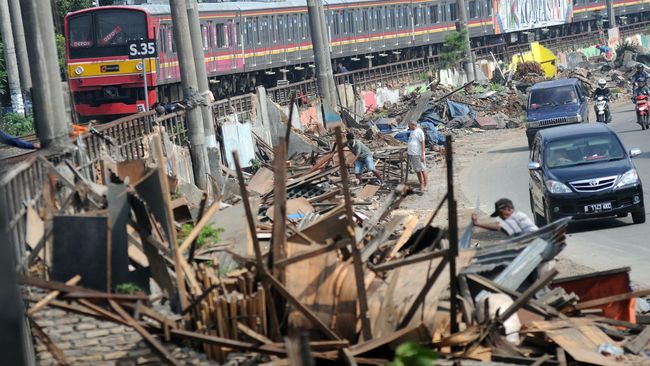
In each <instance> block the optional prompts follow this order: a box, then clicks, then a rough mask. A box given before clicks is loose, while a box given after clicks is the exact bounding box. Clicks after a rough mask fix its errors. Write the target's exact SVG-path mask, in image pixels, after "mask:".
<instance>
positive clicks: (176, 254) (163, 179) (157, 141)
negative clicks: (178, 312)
mask: <svg viewBox="0 0 650 366" xmlns="http://www.w3.org/2000/svg"><path fill="white" fill-rule="evenodd" d="M152 142H153V145H154V151H155V154H156V161H157V162H158V169H157V170H158V176H159V179H160V184H161V185H162V196H163V202H164V204H165V208H166V210H167V225H168V227H169V232H170V238H169V241H170V243H169V246H170V251H171V254H172V257H173V259H174V271H175V272H176V288H177V291H178V297H179V299H180V305H181V308H182V309H185V308H186V307H187V303H188V298H187V290H186V289H185V276H184V275H183V268H182V267H181V263H180V256H181V251H180V250H179V248H178V244H177V240H176V230H175V225H174V212H173V210H172V206H171V202H170V201H171V196H170V191H169V182H168V180H167V173H166V166H167V165H166V164H165V158H164V156H163V151H162V143H163V142H162V137H161V135H160V134H158V133H156V134H154V136H152Z"/></svg>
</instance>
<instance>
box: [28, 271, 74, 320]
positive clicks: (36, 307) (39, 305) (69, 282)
mask: <svg viewBox="0 0 650 366" xmlns="http://www.w3.org/2000/svg"><path fill="white" fill-rule="evenodd" d="M79 281H81V276H79V275H76V276H74V277H72V278H71V279H69V280H67V281H66V282H65V284H66V285H68V286H74V285H76V284H78V283H79ZM60 294H61V291H57V290H54V291H52V292H50V293H49V294H47V296H45V297H44V298H43V299H41V301H39V302H37V303H36V304H34V306H32V307H31V308H29V310H27V316H33V315H34V314H36V313H37V312H38V311H39V310H41V309H42V308H44V307H46V306H47V304H48V303H50V301H52V300H54V299H55V298H56V297H57V296H59V295H60Z"/></svg>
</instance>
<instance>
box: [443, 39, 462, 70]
mask: <svg viewBox="0 0 650 366" xmlns="http://www.w3.org/2000/svg"><path fill="white" fill-rule="evenodd" d="M466 34H467V29H463V30H462V31H461V32H452V33H449V34H448V35H447V37H446V38H445V44H444V45H443V47H442V52H441V53H440V68H441V69H449V68H452V67H456V66H457V65H458V63H459V62H460V61H462V59H463V56H464V53H465V48H466V47H467V39H466Z"/></svg>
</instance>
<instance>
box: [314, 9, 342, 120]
mask: <svg viewBox="0 0 650 366" xmlns="http://www.w3.org/2000/svg"><path fill="white" fill-rule="evenodd" d="M319 4H320V0H307V12H308V15H309V28H310V31H311V43H312V45H313V50H314V63H315V64H316V81H317V82H318V92H319V94H320V97H321V99H322V101H323V103H325V104H328V105H329V107H330V108H331V109H334V108H335V107H336V105H337V104H336V98H335V95H336V94H335V93H336V91H335V90H333V87H334V75H333V74H332V67H331V63H332V60H331V58H330V57H329V51H328V45H327V43H325V40H326V39H327V36H326V35H323V32H326V31H327V29H326V28H325V24H323V22H322V17H321V15H320V13H321V12H322V9H321V7H320V6H319ZM327 65H330V66H329V67H328V66H327ZM328 69H329V72H328Z"/></svg>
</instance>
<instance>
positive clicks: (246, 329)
mask: <svg viewBox="0 0 650 366" xmlns="http://www.w3.org/2000/svg"><path fill="white" fill-rule="evenodd" d="M237 329H239V330H240V331H241V332H242V333H244V334H246V335H247V336H249V337H251V338H253V339H254V340H256V341H258V342H260V343H264V344H270V343H273V341H271V340H270V339H268V338H267V337H265V336H263V335H262V334H259V333H257V332H256V331H254V330H252V329H251V328H249V327H247V326H246V325H244V324H242V323H241V322H237Z"/></svg>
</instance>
